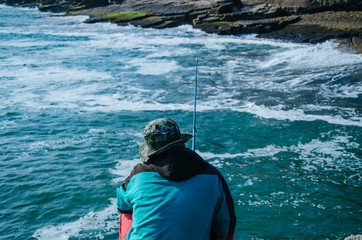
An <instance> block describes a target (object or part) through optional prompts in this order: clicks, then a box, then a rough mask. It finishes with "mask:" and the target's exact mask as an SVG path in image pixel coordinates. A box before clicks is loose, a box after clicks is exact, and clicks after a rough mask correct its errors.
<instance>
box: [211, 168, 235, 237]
mask: <svg viewBox="0 0 362 240" xmlns="http://www.w3.org/2000/svg"><path fill="white" fill-rule="evenodd" d="M211 171H212V172H213V173H214V174H216V175H217V176H218V178H219V190H220V196H219V198H218V201H217V205H216V207H215V210H214V214H213V219H212V227H211V233H210V239H211V240H233V239H234V231H235V225H236V216H235V210H234V202H233V199H232V196H231V193H230V190H229V187H228V185H227V183H226V181H225V179H224V178H223V176H222V175H221V173H220V172H219V171H218V170H217V169H216V168H215V167H213V166H211Z"/></svg>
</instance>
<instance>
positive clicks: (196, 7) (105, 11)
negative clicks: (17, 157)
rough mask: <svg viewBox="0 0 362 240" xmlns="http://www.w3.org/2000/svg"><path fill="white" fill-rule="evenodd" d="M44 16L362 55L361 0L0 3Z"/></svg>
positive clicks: (27, 0)
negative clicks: (329, 45)
mask: <svg viewBox="0 0 362 240" xmlns="http://www.w3.org/2000/svg"><path fill="white" fill-rule="evenodd" d="M0 3H5V4H8V5H15V6H27V7H38V8H39V9H40V10H41V11H52V12H65V14H64V15H88V16H89V19H88V20H86V22H88V23H95V22H100V21H111V22H114V23H117V24H119V25H128V24H131V25H134V26H141V27H144V28H150V27H151V28H159V29H161V28H170V27H177V26H180V25H183V24H190V25H192V26H193V27H195V28H198V29H201V30H203V31H205V32H207V33H216V34H220V35H239V34H248V33H256V34H258V36H260V37H264V38H273V39H284V40H287V41H293V42H299V43H318V42H323V41H326V40H329V39H335V40H336V42H338V43H340V44H341V46H344V47H348V49H352V51H354V52H357V53H362V1H360V0H245V1H243V0H241V1H240V0H137V1H136V0H116V1H114V2H109V1H108V0H0Z"/></svg>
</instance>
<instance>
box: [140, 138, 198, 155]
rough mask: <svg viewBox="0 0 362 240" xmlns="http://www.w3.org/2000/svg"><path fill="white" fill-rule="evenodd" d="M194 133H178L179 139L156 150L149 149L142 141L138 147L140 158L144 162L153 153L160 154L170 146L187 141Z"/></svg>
mask: <svg viewBox="0 0 362 240" xmlns="http://www.w3.org/2000/svg"><path fill="white" fill-rule="evenodd" d="M193 136H194V135H193V134H191V133H181V135H180V139H178V140H176V141H173V142H171V143H169V144H167V145H165V146H163V147H162V148H159V149H157V150H154V149H151V148H150V147H149V146H148V145H147V144H146V143H145V142H143V143H142V144H141V145H140V148H139V153H140V158H141V160H142V162H145V161H147V159H148V158H149V157H151V156H153V155H156V154H160V153H162V152H165V151H167V150H168V149H170V148H173V147H175V146H178V145H180V144H182V143H186V142H188V141H189V140H190V139H191V138H192V137H193Z"/></svg>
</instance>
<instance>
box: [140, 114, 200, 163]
mask: <svg viewBox="0 0 362 240" xmlns="http://www.w3.org/2000/svg"><path fill="white" fill-rule="evenodd" d="M192 137H193V135H192V134H190V133H182V132H180V129H179V127H178V125H177V123H176V122H175V121H173V120H172V119H169V118H159V119H156V120H153V121H152V122H150V123H149V124H147V126H146V127H145V130H144V132H143V138H144V142H143V143H142V144H141V145H140V149H139V153H140V157H141V160H142V161H147V160H148V158H149V157H151V156H153V155H155V154H159V153H162V152H164V151H166V150H168V149H170V148H173V147H179V146H183V145H184V144H185V143H186V142H187V141H188V140H190V139H191V138H192Z"/></svg>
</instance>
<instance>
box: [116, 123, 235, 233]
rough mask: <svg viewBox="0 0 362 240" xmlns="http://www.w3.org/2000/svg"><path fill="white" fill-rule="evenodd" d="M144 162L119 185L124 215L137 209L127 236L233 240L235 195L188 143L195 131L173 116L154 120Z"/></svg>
mask: <svg viewBox="0 0 362 240" xmlns="http://www.w3.org/2000/svg"><path fill="white" fill-rule="evenodd" d="M143 136H144V142H143V143H142V144H141V146H140V148H139V153H140V157H141V160H142V162H143V163H142V164H138V165H136V166H135V167H134V169H133V171H132V172H131V174H130V176H128V177H127V178H126V180H125V183H124V184H123V185H122V186H121V187H120V188H118V189H117V207H118V210H119V211H120V212H121V213H127V212H128V213H129V212H133V223H132V227H131V229H130V231H129V232H128V235H127V237H126V238H125V239H128V240H134V239H137V240H141V239H142V240H151V239H153V240H178V239H180V240H209V239H211V240H231V239H233V234H234V229H235V221H236V219H235V212H234V205H233V199H232V197H231V195H230V191H229V189H228V186H227V184H226V182H225V180H224V178H223V177H222V175H221V174H220V172H219V171H218V170H217V169H216V168H215V167H213V166H212V165H211V164H209V163H207V162H206V161H204V160H203V159H202V158H201V157H200V156H199V155H198V154H197V153H195V152H194V151H192V150H190V149H188V148H186V147H185V143H186V142H187V141H188V140H190V139H191V138H192V137H193V135H192V134H189V133H181V132H180V130H179V127H178V125H177V124H176V122H174V121H173V120H171V119H168V118H161V119H156V120H154V121H152V122H150V123H149V124H148V125H147V126H146V128H145V129H144V133H143Z"/></svg>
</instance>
